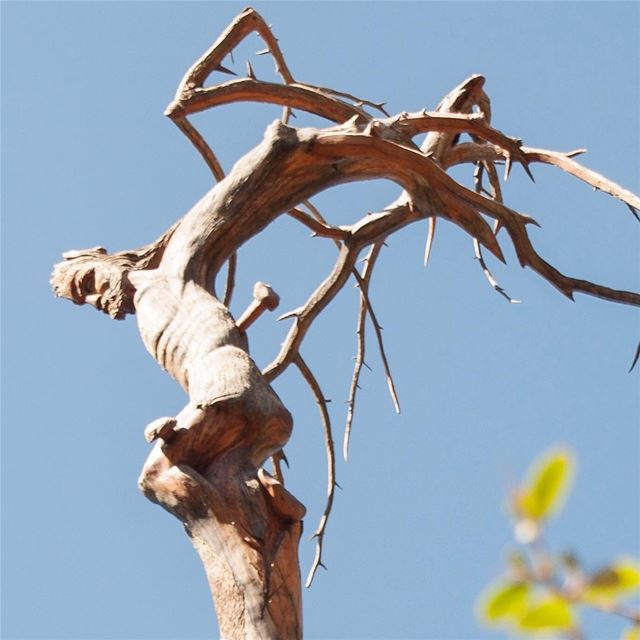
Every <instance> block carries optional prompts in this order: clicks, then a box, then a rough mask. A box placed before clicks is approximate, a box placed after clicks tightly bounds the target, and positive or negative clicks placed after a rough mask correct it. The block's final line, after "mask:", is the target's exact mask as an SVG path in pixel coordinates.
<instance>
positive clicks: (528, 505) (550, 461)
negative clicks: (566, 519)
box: [518, 449, 573, 520]
mask: <svg viewBox="0 0 640 640" xmlns="http://www.w3.org/2000/svg"><path fill="white" fill-rule="evenodd" d="M572 475H573V456H572V455H571V453H570V452H569V451H567V450H566V449H554V450H551V451H549V452H547V453H545V454H543V455H542V456H541V457H540V458H539V459H538V460H537V461H536V462H535V463H534V464H533V465H532V467H531V468H530V470H529V474H528V481H527V483H526V484H525V486H524V487H523V488H522V489H521V491H520V493H519V498H518V507H519V510H520V512H521V513H522V515H524V516H527V517H529V518H532V519H534V520H542V519H544V518H547V517H548V516H550V515H551V514H552V513H553V512H554V511H555V510H556V509H557V508H558V507H559V506H560V504H561V503H562V501H563V500H564V498H565V496H566V493H567V490H568V487H569V483H570V480H571V477H572Z"/></svg>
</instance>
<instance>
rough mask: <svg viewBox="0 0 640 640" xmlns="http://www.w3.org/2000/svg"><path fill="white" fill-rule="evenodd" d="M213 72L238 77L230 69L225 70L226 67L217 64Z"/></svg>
mask: <svg viewBox="0 0 640 640" xmlns="http://www.w3.org/2000/svg"><path fill="white" fill-rule="evenodd" d="M215 71H220V73H227V74H229V75H230V76H237V75H238V74H237V73H236V72H235V71H231V69H227V67H223V66H222V65H221V64H219V65H218V66H217V67H216V68H215Z"/></svg>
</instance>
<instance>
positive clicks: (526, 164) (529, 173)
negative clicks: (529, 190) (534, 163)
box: [520, 156, 536, 184]
mask: <svg viewBox="0 0 640 640" xmlns="http://www.w3.org/2000/svg"><path fill="white" fill-rule="evenodd" d="M520 163H521V164H522V167H523V168H524V170H525V171H526V172H527V175H528V176H529V179H530V180H531V182H533V184H535V183H536V179H535V178H534V177H533V173H531V169H530V168H529V161H528V160H527V159H526V158H525V157H524V156H523V160H521V161H520Z"/></svg>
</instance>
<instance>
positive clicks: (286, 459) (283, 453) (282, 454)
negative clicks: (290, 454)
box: [280, 449, 291, 469]
mask: <svg viewBox="0 0 640 640" xmlns="http://www.w3.org/2000/svg"><path fill="white" fill-rule="evenodd" d="M280 455H281V456H282V457H281V460H282V462H284V463H285V464H286V465H287V469H291V467H290V466H289V458H287V454H286V453H285V452H284V449H280Z"/></svg>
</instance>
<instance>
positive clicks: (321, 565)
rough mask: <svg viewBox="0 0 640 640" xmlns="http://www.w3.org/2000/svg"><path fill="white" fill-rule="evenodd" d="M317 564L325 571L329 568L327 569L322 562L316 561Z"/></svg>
mask: <svg viewBox="0 0 640 640" xmlns="http://www.w3.org/2000/svg"><path fill="white" fill-rule="evenodd" d="M318 566H319V567H322V568H323V569H324V570H325V571H329V569H327V567H326V566H325V564H324V562H318Z"/></svg>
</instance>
